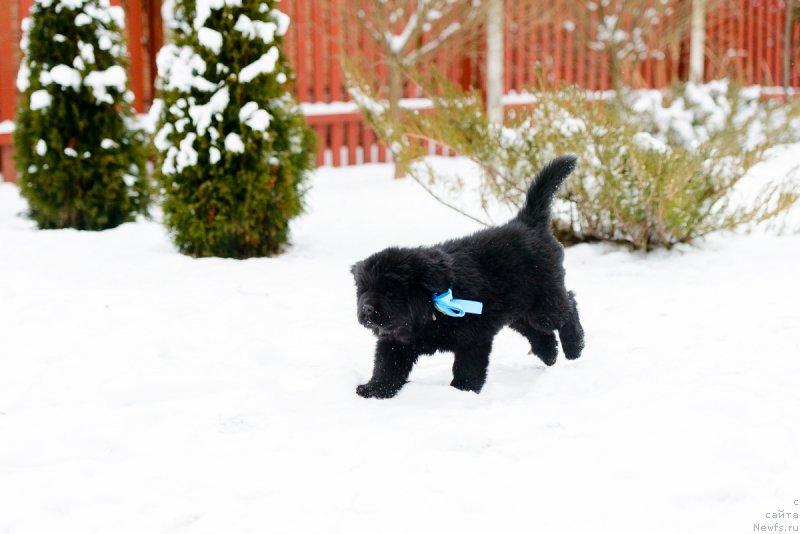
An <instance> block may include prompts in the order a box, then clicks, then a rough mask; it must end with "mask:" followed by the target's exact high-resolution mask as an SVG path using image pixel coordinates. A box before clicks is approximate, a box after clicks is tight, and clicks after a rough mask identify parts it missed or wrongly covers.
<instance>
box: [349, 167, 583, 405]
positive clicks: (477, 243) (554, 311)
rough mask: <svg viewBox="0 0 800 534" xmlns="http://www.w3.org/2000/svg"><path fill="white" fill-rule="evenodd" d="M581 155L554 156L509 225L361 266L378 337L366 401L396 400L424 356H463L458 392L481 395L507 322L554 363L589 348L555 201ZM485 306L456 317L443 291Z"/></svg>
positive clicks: (364, 303)
mask: <svg viewBox="0 0 800 534" xmlns="http://www.w3.org/2000/svg"><path fill="white" fill-rule="evenodd" d="M575 162H576V158H575V157H574V156H563V157H560V158H557V159H555V160H553V161H552V162H551V163H550V164H548V165H547V166H546V167H545V168H544V169H543V170H542V171H541V172H540V173H539V174H538V176H537V177H536V178H535V179H534V182H533V184H531V187H530V190H529V191H528V195H527V199H526V202H525V206H524V207H523V208H522V210H521V211H520V212H519V214H518V215H517V216H516V217H515V218H514V219H512V220H511V221H509V222H508V223H506V224H505V225H503V226H499V227H494V228H488V229H486V230H481V231H479V232H476V233H474V234H472V235H470V236H467V237H462V238H460V239H455V240H452V241H447V242H445V243H441V244H439V245H436V246H433V247H420V248H397V247H392V248H387V249H385V250H383V251H381V252H378V253H376V254H373V255H372V256H370V257H369V258H367V259H366V260H364V261H361V262H359V263H357V264H355V265H354V266H353V268H352V272H353V275H354V276H355V279H356V286H357V296H358V321H359V322H360V323H361V324H363V325H364V326H366V327H367V328H369V329H371V330H372V331H373V332H374V333H375V335H376V336H377V337H378V343H377V347H376V349H375V367H374V370H373V373H372V379H370V381H369V382H367V383H366V384H362V385H360V386H358V388H357V389H356V392H357V393H358V394H359V395H361V396H362V397H378V398H388V397H393V396H394V395H395V394H396V393H397V392H398V391H399V390H400V388H402V387H403V385H404V384H405V383H406V382H407V381H408V375H409V373H410V372H411V368H412V366H413V365H414V363H415V362H416V361H417V358H418V357H419V356H420V355H421V354H433V353H434V352H436V351H437V350H443V351H452V352H454V353H455V362H454V363H453V381H452V382H451V385H452V386H453V387H456V388H458V389H462V390H467V391H474V392H476V393H478V392H480V390H481V388H482V387H483V384H484V382H485V381H486V368H487V366H488V365H489V353H490V352H491V350H492V340H493V338H494V336H495V334H497V332H498V331H500V329H501V328H502V327H503V326H506V325H508V326H510V327H511V328H513V329H514V330H516V331H518V332H520V333H521V334H522V335H524V336H525V337H526V338H528V340H529V341H530V343H531V349H532V350H533V352H534V353H535V354H536V355H537V356H538V357H539V358H541V360H542V361H543V362H544V363H545V364H547V365H553V364H554V363H555V361H556V355H557V353H558V342H557V341H556V337H555V334H554V331H555V330H557V331H558V335H559V337H560V338H561V344H562V346H563V349H564V354H565V355H566V357H567V359H570V360H571V359H575V358H577V357H579V356H580V355H581V350H582V349H583V328H582V327H581V324H580V321H579V319H578V309H577V305H576V303H575V296H574V294H573V293H572V292H570V291H567V289H566V288H565V287H564V266H563V260H564V252H563V249H562V247H561V245H560V244H559V242H558V241H556V239H555V238H554V237H553V235H552V233H551V232H550V204H551V202H552V199H553V195H554V194H555V192H556V189H558V186H559V185H560V184H561V182H563V181H564V179H565V178H566V177H567V176H568V175H569V173H570V172H572V170H573V169H574V168H575ZM448 290H452V297H453V298H455V299H468V300H472V301H478V302H481V303H483V310H482V313H480V314H479V315H478V314H472V313H468V314H466V315H464V316H462V317H451V316H449V315H446V314H445V313H443V312H441V311H439V310H438V309H437V308H436V307H435V303H434V302H433V298H434V295H435V294H436V295H438V294H443V293H446V292H447V291H448Z"/></svg>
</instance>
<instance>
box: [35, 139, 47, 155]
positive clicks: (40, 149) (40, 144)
mask: <svg viewBox="0 0 800 534" xmlns="http://www.w3.org/2000/svg"><path fill="white" fill-rule="evenodd" d="M35 150H36V153H37V154H38V155H40V156H44V155H45V154H47V143H45V142H44V139H39V140H38V141H36V148H35Z"/></svg>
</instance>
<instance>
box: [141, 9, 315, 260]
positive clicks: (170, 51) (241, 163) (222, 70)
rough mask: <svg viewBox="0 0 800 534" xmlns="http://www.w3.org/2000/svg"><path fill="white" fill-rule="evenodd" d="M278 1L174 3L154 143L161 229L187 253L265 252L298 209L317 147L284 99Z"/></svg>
mask: <svg viewBox="0 0 800 534" xmlns="http://www.w3.org/2000/svg"><path fill="white" fill-rule="evenodd" d="M277 5H278V2H274V1H265V0H236V1H233V0H197V1H195V0H176V1H175V2H174V6H173V7H174V18H173V19H172V20H169V21H167V23H168V25H169V26H170V28H171V29H172V35H173V39H174V42H172V43H170V44H167V45H166V46H165V47H164V48H163V49H162V50H161V52H160V53H159V56H158V72H159V76H158V88H159V90H160V98H161V100H162V102H163V104H162V105H163V108H162V110H161V113H160V118H159V123H158V132H157V134H156V138H155V143H154V144H155V147H156V149H157V151H158V153H159V165H158V178H159V181H160V184H161V191H162V195H163V208H164V217H165V222H166V224H167V226H168V227H169V229H170V231H171V233H172V235H173V238H174V241H175V243H176V245H177V246H178V248H179V250H180V251H181V252H183V253H186V254H189V255H192V256H222V257H232V258H247V257H253V256H267V255H272V254H274V253H276V252H279V251H280V250H281V248H282V247H283V245H284V244H285V243H286V242H287V239H288V231H289V227H288V221H289V219H291V218H292V217H294V216H296V215H297V214H299V213H300V212H301V210H302V199H303V193H304V191H305V178H306V176H307V174H308V171H309V170H310V169H311V168H312V166H313V155H314V140H313V135H312V133H311V130H310V129H309V128H308V127H307V126H306V125H305V122H304V118H303V115H302V113H301V111H300V109H299V107H298V106H297V104H296V102H295V100H294V98H293V97H292V95H291V93H290V92H289V90H290V84H291V83H292V81H293V74H292V72H291V70H290V68H289V66H288V64H287V61H286V57H285V56H284V53H283V36H284V34H285V33H286V30H287V27H288V24H289V19H288V17H287V16H286V15H285V14H283V13H281V12H280V11H279V10H278V9H277V7H276V6H277Z"/></svg>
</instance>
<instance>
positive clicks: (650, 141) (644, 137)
mask: <svg viewBox="0 0 800 534" xmlns="http://www.w3.org/2000/svg"><path fill="white" fill-rule="evenodd" d="M633 142H634V143H636V144H637V145H638V146H640V147H641V148H644V149H645V150H654V151H655V152H659V153H661V154H666V153H668V152H670V148H669V146H668V145H667V144H666V143H664V141H662V140H661V139H658V138H657V137H653V136H652V135H651V134H649V133H648V132H637V133H635V134H634V135H633Z"/></svg>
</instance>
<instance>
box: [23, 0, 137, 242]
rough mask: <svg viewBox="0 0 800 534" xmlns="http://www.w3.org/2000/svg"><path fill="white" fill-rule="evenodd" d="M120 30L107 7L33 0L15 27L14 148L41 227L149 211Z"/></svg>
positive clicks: (104, 1) (115, 12)
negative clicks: (18, 32) (18, 29)
mask: <svg viewBox="0 0 800 534" xmlns="http://www.w3.org/2000/svg"><path fill="white" fill-rule="evenodd" d="M123 23H124V14H123V12H122V8H120V7H112V6H110V5H109V2H108V0H35V1H34V3H33V5H32V6H31V16H30V18H26V19H24V20H23V22H22V29H23V38H22V42H21V43H20V48H21V50H22V53H23V57H22V62H21V65H20V69H19V71H18V74H17V88H18V89H19V91H20V93H21V97H20V99H19V107H18V109H17V118H16V129H15V135H14V144H15V147H16V163H17V167H18V170H19V182H20V186H21V188H22V189H21V190H22V194H23V195H24V196H25V197H26V198H27V199H28V203H29V205H30V214H31V216H32V217H33V218H34V219H35V220H36V222H37V223H38V225H39V226H40V227H41V228H63V227H74V228H80V229H88V230H102V229H104V228H110V227H114V226H117V225H119V224H120V223H123V222H125V221H128V220H131V218H132V217H133V216H134V214H135V213H137V212H143V211H144V210H145V209H146V207H147V200H148V195H147V190H148V188H147V183H146V178H145V172H144V165H143V163H144V158H143V156H144V150H143V144H144V137H143V133H142V132H141V131H140V130H139V129H138V128H137V127H136V126H135V124H134V120H133V113H132V110H131V107H130V102H131V101H132V98H133V95H132V93H130V91H128V89H127V87H128V79H127V74H126V71H125V68H126V66H127V65H126V59H125V56H126V50H125V43H124V41H123V39H122V35H121V28H122V26H123ZM107 140H113V144H109V143H108V142H106V141H107Z"/></svg>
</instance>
